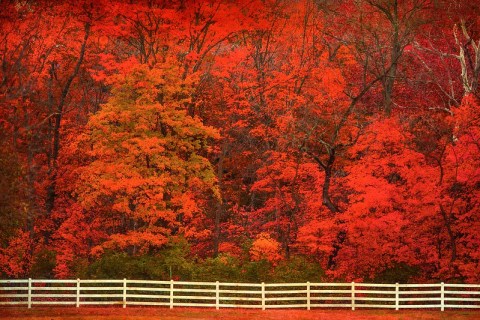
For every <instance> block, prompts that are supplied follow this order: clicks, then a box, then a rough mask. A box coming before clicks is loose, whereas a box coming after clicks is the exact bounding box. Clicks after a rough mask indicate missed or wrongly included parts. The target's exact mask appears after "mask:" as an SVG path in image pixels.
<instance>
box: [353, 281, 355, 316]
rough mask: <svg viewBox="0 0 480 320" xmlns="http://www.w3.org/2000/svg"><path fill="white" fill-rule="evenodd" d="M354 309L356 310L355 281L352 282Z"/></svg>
mask: <svg viewBox="0 0 480 320" xmlns="http://www.w3.org/2000/svg"><path fill="white" fill-rule="evenodd" d="M352 310H355V282H352Z"/></svg>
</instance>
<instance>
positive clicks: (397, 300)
mask: <svg viewBox="0 0 480 320" xmlns="http://www.w3.org/2000/svg"><path fill="white" fill-rule="evenodd" d="M399 308H400V285H399V284H398V282H397V283H395V310H396V311H398V309H399Z"/></svg>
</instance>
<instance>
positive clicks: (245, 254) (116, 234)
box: [0, 0, 480, 282]
mask: <svg viewBox="0 0 480 320" xmlns="http://www.w3.org/2000/svg"><path fill="white" fill-rule="evenodd" d="M2 7H3V9H2V12H1V13H0V30H1V31H0V35H1V37H0V57H1V68H0V74H1V82H0V104H1V109H0V127H1V130H0V137H1V139H0V144H1V145H0V147H1V148H0V173H1V179H0V272H1V274H2V277H20V278H25V277H30V276H34V277H59V278H65V277H93V278H99V277H114V278H116V277H129V278H130V277H135V278H148V279H170V278H175V279H184V280H205V281H207V280H212V281H213V280H224V281H227V280H229V281H242V280H245V281H254V282H258V281H277V282H278V281H280V282H281V281H307V280H310V281H317V280H346V281H352V280H355V281H361V280H374V281H387V282H397V281H398V282H408V281H432V280H443V281H459V282H479V281H480V278H479V274H480V273H479V270H480V234H479V233H478V230H480V215H479V207H480V206H479V199H480V191H479V190H480V116H479V115H480V89H479V79H480V20H479V16H480V7H479V6H477V5H476V4H475V3H474V1H464V0H455V1H451V0H448V1H447V0H445V1H441V0H406V1H397V0H360V1H349V0H345V1H319V0H299V1H286V0H245V1H230V0H205V1H202V0H197V1H195V0H171V1H170V0H163V1H155V0H153V1H152V0H149V1H147V0H142V1H133V2H132V1H121V0H115V1H113V0H112V1H109V0H95V1H93V0H82V1H76V2H71V1H43V0H37V1H35V0H31V1H30V0H29V1H18V0H9V1H4V2H2Z"/></svg>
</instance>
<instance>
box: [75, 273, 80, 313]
mask: <svg viewBox="0 0 480 320" xmlns="http://www.w3.org/2000/svg"><path fill="white" fill-rule="evenodd" d="M76 307H77V308H78V307H80V279H78V278H77V303H76Z"/></svg>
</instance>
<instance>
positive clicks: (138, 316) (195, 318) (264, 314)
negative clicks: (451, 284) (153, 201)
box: [0, 307, 480, 320]
mask: <svg viewBox="0 0 480 320" xmlns="http://www.w3.org/2000/svg"><path fill="white" fill-rule="evenodd" d="M0 319H12V320H20V319H21V320H26V319H28V320H47V319H48V320H53V319H55V320H57V319H67V320H81V319H82V320H83V319H88V320H93V319H99V320H114V319H115V320H120V319H133V320H150V319H162V320H187V319H188V320H207V319H208V320H210V319H222V320H283V319H295V320H320V319H329V320H330V319H341V320H344V319H351V320H367V319H368V320H370V319H374V320H376V319H378V320H380V319H381V320H385V319H387V320H400V319H402V320H407V319H408V320H411V319H413V320H416V319H422V320H433V319H445V320H446V319H448V320H450V319H453V320H466V319H468V320H471V319H480V312H479V311H478V310H473V311H472V310H468V311H464V310H455V311H452V310H449V311H444V312H441V311H439V310H432V311H418V310H401V311H393V310H356V311H351V310H311V311H307V310H267V311H261V310H244V309H229V310H225V309H224V310H212V309H198V308H188V309H187V308H178V309H173V310H170V309H166V308H151V307H144V308H138V307H135V308H134V307H127V308H126V309H123V308H112V307H111V308H97V307H82V308H78V309H77V308H63V307H52V308H39V307H37V308H36V307H34V308H32V309H27V308H16V307H7V308H0Z"/></svg>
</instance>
